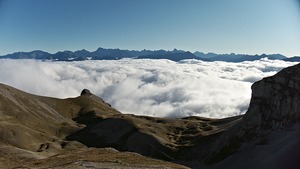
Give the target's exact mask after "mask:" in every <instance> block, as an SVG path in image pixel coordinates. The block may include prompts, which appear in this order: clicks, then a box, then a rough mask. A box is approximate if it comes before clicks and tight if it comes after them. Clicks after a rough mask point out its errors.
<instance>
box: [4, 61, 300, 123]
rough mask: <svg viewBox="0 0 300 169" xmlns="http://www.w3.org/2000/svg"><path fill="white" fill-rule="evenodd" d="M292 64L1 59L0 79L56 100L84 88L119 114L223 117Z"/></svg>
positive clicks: (236, 112) (235, 112) (245, 104)
mask: <svg viewBox="0 0 300 169" xmlns="http://www.w3.org/2000/svg"><path fill="white" fill-rule="evenodd" d="M294 64H296V63H291V62H284V61H278V60H277V61H271V60H267V59H262V60H259V61H252V62H241V63H227V62H203V61H199V60H185V61H181V62H173V61H169V60H149V59H143V60H134V59H122V60H111V61H80V62H50V61H49V62H47V61H45V62H43V61H36V60H6V59H1V60H0V72H1V73H0V82H1V83H5V84H7V85H11V86H13V87H16V88H18V89H21V90H24V91H27V92H30V93H33V94H38V95H44V96H51V97H59V98H66V97H76V96H78V95H79V94H80V92H81V91H82V89H84V88H87V89H89V90H90V91H91V92H92V93H94V94H96V95H97V96H99V97H101V98H103V99H104V100H105V101H106V102H108V103H110V104H111V105H112V106H113V107H115V108H117V109H118V110H120V111H121V112H123V113H132V114H137V115H149V116H156V117H186V116H203V117H213V118H223V117H229V116H234V115H239V114H243V113H245V112H246V110H247V108H248V105H249V102H250V97H251V84H252V83H253V82H255V81H258V80H260V79H262V78H263V77H266V76H271V75H273V74H275V73H276V72H278V71H280V70H281V69H282V68H285V67H288V66H291V65H294Z"/></svg>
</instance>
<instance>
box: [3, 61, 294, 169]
mask: <svg viewBox="0 0 300 169" xmlns="http://www.w3.org/2000/svg"><path fill="white" fill-rule="evenodd" d="M252 90H253V93H252V99H251V103H250V107H249V109H248V111H247V113H246V115H245V116H237V117H231V118H225V119H208V118H201V117H187V118H182V119H167V118H154V117H147V116H135V115H130V114H127V115H126V114H121V113H120V112H119V111H117V110H115V109H113V108H112V107H111V106H110V105H109V104H107V103H105V102H104V101H103V100H102V99H100V98H98V97H97V96H95V95H93V94H92V93H91V92H90V91H89V90H87V89H85V90H83V91H82V93H81V96H79V97H77V98H68V99H55V98H48V97H41V96H36V95H32V94H28V93H25V92H22V91H20V90H17V89H14V88H12V87H9V86H6V85H2V84H1V85H0V101H1V102H0V166H1V167H2V168H13V167H24V168H25V167H29V168H185V166H188V167H192V168H249V169H250V168H275V169H276V168H278V169H279V168H290V169H298V168H299V167H300V165H299V160H300V157H299V156H298V154H300V128H299V117H300V114H299V113H300V106H299V105H300V93H299V90H300V65H296V66H293V67H290V68H286V69H284V70H282V71H281V72H279V73H278V74H276V75H275V76H272V77H268V78H264V79H263V80H261V81H259V82H256V83H255V84H254V85H253V86H252ZM89 147H90V148H89ZM91 147H93V148H91ZM108 147H113V148H114V149H112V148H108ZM120 151H122V152H120ZM129 152H135V153H129ZM137 153H138V154H137ZM142 155H143V156H142ZM145 156H147V157H145ZM149 157H150V158H149ZM151 158H155V159H160V160H165V161H170V162H165V161H160V160H155V159H151ZM171 162H172V163H171ZM175 163H177V164H175ZM179 164H182V165H179ZM183 165H185V166H183ZM1 167H0V168H1Z"/></svg>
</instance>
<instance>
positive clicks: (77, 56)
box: [0, 48, 300, 62]
mask: <svg viewBox="0 0 300 169" xmlns="http://www.w3.org/2000/svg"><path fill="white" fill-rule="evenodd" d="M122 58H133V59H169V60H172V61H180V60H185V59H197V60H202V61H226V62H243V61H254V60H259V59H262V58H268V59H270V60H285V59H286V60H288V61H299V60H300V59H299V58H297V57H295V59H289V58H287V57H286V56H283V55H281V54H270V55H267V54H262V55H246V54H235V53H231V54H216V53H206V54H205V53H202V52H198V51H196V52H194V53H191V52H189V51H184V50H177V49H174V50H172V51H167V50H141V51H137V50H121V49H104V48H98V49H97V50H96V51H93V52H90V51H87V50H85V49H82V50H78V51H75V52H72V51H63V52H57V53H55V54H51V53H48V52H44V51H41V50H35V51H31V52H16V53H12V54H7V55H4V56H0V59H37V60H51V61H83V60H118V59H122Z"/></svg>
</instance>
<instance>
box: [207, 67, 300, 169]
mask: <svg viewBox="0 0 300 169" xmlns="http://www.w3.org/2000/svg"><path fill="white" fill-rule="evenodd" d="M299 121H300V64H298V65H295V66H292V67H288V68H285V69H283V70H282V71H280V72H279V73H277V74H275V75H274V76H271V77H266V78H264V79H262V80H260V81H258V82H256V83H254V84H253V85H252V97H251V101H250V105H249V109H248V111H247V112H246V114H245V115H244V116H243V119H242V120H241V123H237V124H235V125H234V126H233V127H232V128H230V129H228V130H227V131H226V132H224V133H223V134H222V136H221V137H219V138H218V140H217V141H216V142H215V143H214V145H213V146H212V148H211V149H210V154H209V155H208V156H207V157H206V159H205V160H204V163H206V164H209V165H213V166H214V167H215V168H249V169H250V168H273V169H281V168H293V169H298V168H300V165H299V160H300V158H299V156H298V154H299V153H300V143H299V141H300V130H299V129H300V126H299Z"/></svg>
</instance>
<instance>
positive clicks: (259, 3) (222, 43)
mask: <svg viewBox="0 0 300 169" xmlns="http://www.w3.org/2000/svg"><path fill="white" fill-rule="evenodd" d="M98 47H104V48H120V49H134V50H142V49H152V50H153V49H167V50H172V49H174V48H177V49H183V50H189V51H192V52H193V51H202V52H205V53H206V52H215V53H231V52H235V53H246V54H261V53H281V54H284V55H287V56H294V55H300V2H299V0H226V1H224V0H64V1H62V0H0V55H3V54H7V53H13V52H16V51H32V50H36V49H39V50H44V51H48V52H50V53H54V52H57V51H62V50H72V51H74V50H79V49H83V48H84V49H87V50H90V51H94V50H96V49H97V48H98Z"/></svg>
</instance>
